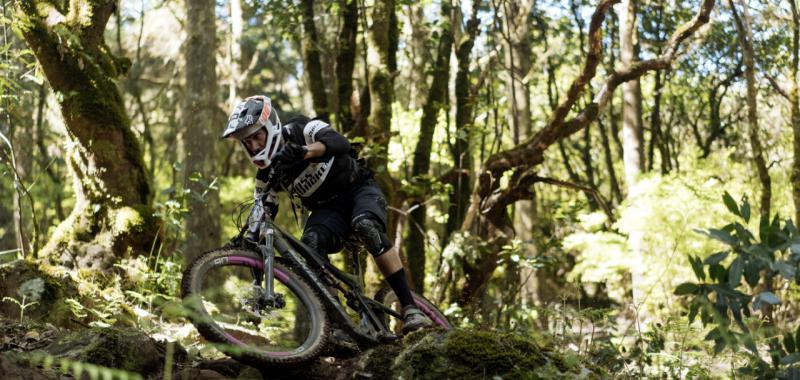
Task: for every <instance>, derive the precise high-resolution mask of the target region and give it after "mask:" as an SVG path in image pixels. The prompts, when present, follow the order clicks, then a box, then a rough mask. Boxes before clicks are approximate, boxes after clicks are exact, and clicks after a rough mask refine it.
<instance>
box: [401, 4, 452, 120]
mask: <svg viewBox="0 0 800 380" xmlns="http://www.w3.org/2000/svg"><path fill="white" fill-rule="evenodd" d="M405 8H406V9H407V10H408V23H409V25H410V27H411V36H409V37H410V38H409V39H408V42H407V43H408V47H407V49H408V60H409V71H410V73H409V79H411V80H410V81H409V83H408V87H409V89H408V93H409V95H408V97H409V99H408V100H409V102H408V106H409V108H410V109H416V108H418V107H421V106H424V105H425V104H424V102H425V101H426V98H423V96H424V94H427V93H428V80H427V76H428V75H427V73H428V71H426V69H427V67H428V65H430V64H431V62H432V61H433V59H434V57H433V54H432V51H431V50H432V49H433V46H432V44H431V43H429V40H430V39H431V37H430V36H431V31H430V30H429V28H428V26H427V23H426V21H425V4H424V3H420V2H412V3H411V4H409V5H408V6H406V7H405ZM447 18H448V20H449V19H450V16H449V15H448V16H447Z"/></svg>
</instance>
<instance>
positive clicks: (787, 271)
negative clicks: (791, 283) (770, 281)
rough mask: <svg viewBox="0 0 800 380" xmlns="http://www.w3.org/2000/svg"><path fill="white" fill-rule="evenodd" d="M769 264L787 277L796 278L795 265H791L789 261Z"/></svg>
mask: <svg viewBox="0 0 800 380" xmlns="http://www.w3.org/2000/svg"><path fill="white" fill-rule="evenodd" d="M769 266H770V268H771V269H772V270H774V271H776V272H779V273H780V274H781V276H783V277H784V278H785V279H787V280H794V277H795V269H794V266H792V265H790V264H789V263H787V262H784V261H776V262H773V263H771V264H770V265H769Z"/></svg>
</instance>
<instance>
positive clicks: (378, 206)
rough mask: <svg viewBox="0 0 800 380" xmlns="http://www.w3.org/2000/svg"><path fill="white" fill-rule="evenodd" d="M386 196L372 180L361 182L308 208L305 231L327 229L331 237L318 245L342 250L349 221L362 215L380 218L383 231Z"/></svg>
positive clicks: (384, 227)
mask: <svg viewBox="0 0 800 380" xmlns="http://www.w3.org/2000/svg"><path fill="white" fill-rule="evenodd" d="M386 207H387V203H386V198H385V197H384V196H383V193H382V192H381V189H380V188H379V187H378V185H377V184H376V183H375V181H373V180H367V181H364V182H362V183H361V184H360V185H358V186H357V187H355V188H353V189H351V190H350V191H349V192H348V193H346V194H342V195H340V196H338V197H336V198H335V199H333V200H331V201H329V202H326V203H324V204H321V205H316V206H314V207H313V208H311V216H309V217H308V220H307V221H306V226H305V230H304V233H305V231H308V230H309V229H310V228H319V227H324V228H326V229H328V230H329V231H330V232H331V235H333V240H334V241H331V242H325V243H327V244H321V245H320V246H321V247H328V250H329V252H325V253H334V252H339V251H341V250H342V248H343V247H342V246H343V243H344V240H345V239H346V238H347V236H348V234H350V226H351V225H352V222H353V220H357V219H361V218H363V217H365V216H366V217H372V218H374V219H375V220H378V221H380V222H381V223H380V224H381V227H382V228H383V232H386V225H387V224H388V222H387V214H386Z"/></svg>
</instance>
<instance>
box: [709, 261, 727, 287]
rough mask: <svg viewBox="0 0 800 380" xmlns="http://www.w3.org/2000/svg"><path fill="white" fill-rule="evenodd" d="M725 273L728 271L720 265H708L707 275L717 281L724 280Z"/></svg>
mask: <svg viewBox="0 0 800 380" xmlns="http://www.w3.org/2000/svg"><path fill="white" fill-rule="evenodd" d="M727 274H728V271H727V270H726V269H725V267H723V266H722V265H719V264H714V265H710V266H709V267H708V275H709V276H710V277H711V279H712V280H714V281H716V282H718V283H721V282H723V281H725V279H726V278H727Z"/></svg>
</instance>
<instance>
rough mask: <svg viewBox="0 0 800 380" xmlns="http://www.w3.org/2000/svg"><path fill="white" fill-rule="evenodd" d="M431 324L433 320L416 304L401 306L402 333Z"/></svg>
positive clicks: (405, 333)
mask: <svg viewBox="0 0 800 380" xmlns="http://www.w3.org/2000/svg"><path fill="white" fill-rule="evenodd" d="M431 326H433V321H431V319H430V318H428V317H427V316H426V315H425V314H423V313H422V311H421V310H420V309H418V308H417V307H416V306H414V305H408V306H405V307H403V335H407V334H409V333H411V332H414V331H417V330H419V329H422V328H425V327H431Z"/></svg>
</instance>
